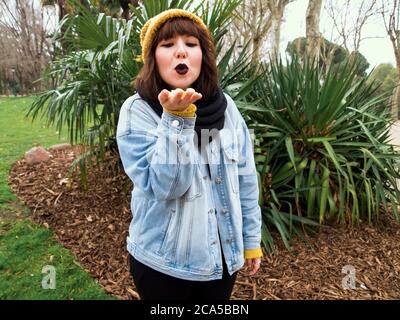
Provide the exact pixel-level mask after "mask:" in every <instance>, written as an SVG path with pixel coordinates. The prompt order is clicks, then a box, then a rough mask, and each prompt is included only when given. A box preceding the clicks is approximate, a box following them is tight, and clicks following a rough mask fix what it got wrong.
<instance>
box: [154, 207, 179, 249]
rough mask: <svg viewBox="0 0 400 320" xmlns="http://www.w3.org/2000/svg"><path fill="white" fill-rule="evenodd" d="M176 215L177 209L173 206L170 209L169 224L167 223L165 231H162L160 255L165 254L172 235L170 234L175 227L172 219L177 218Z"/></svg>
mask: <svg viewBox="0 0 400 320" xmlns="http://www.w3.org/2000/svg"><path fill="white" fill-rule="evenodd" d="M175 215H176V209H174V208H171V209H170V210H169V211H168V218H167V224H166V227H165V229H164V232H163V233H162V237H161V244H160V249H159V250H158V253H159V254H160V255H163V254H164V252H165V248H166V246H167V242H168V240H169V239H171V235H170V234H171V232H172V231H171V229H172V227H173V226H172V222H173V221H172V220H173V219H174V218H176V217H175Z"/></svg>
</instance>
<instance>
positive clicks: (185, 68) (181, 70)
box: [175, 63, 189, 75]
mask: <svg viewBox="0 0 400 320" xmlns="http://www.w3.org/2000/svg"><path fill="white" fill-rule="evenodd" d="M175 70H176V72H177V73H178V74H181V75H183V74H186V73H187V72H188V71H189V67H188V66H187V65H186V64H184V63H180V64H178V65H177V66H176V67H175Z"/></svg>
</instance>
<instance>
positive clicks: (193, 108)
mask: <svg viewBox="0 0 400 320" xmlns="http://www.w3.org/2000/svg"><path fill="white" fill-rule="evenodd" d="M196 110H197V107H196V105H194V104H193V103H192V104H191V105H190V106H189V107H187V108H186V110H184V111H172V110H168V109H165V108H164V111H166V112H168V113H171V114H174V115H176V116H179V117H184V118H187V117H192V118H193V117H194V115H195V113H196Z"/></svg>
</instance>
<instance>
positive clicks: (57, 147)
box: [49, 143, 71, 151]
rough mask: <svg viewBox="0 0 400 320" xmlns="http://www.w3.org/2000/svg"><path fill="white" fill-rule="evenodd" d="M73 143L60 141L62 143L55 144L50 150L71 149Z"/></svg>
mask: <svg viewBox="0 0 400 320" xmlns="http://www.w3.org/2000/svg"><path fill="white" fill-rule="evenodd" d="M70 148H71V145H70V144H69V143H60V144H55V145H53V146H51V147H50V148H49V150H53V151H60V150H67V149H70Z"/></svg>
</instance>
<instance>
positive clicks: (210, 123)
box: [117, 9, 262, 300]
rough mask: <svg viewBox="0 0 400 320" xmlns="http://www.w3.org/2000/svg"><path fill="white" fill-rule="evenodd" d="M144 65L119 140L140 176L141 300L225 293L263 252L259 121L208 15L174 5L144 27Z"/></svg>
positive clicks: (137, 248) (134, 260)
mask: <svg viewBox="0 0 400 320" xmlns="http://www.w3.org/2000/svg"><path fill="white" fill-rule="evenodd" d="M140 38H141V46H142V57H141V58H142V60H143V62H144V66H143V68H142V70H141V71H140V73H139V75H138V77H137V78H136V80H135V87H136V90H137V93H136V94H135V95H133V96H131V97H130V98H128V99H127V100H126V101H125V103H124V104H123V106H122V108H121V111H120V117H119V122H118V130H117V142H118V148H119V152H120V156H121V160H122V163H123V166H124V170H125V172H126V174H127V175H128V176H129V178H130V179H131V180H132V181H133V184H134V189H133V191H132V201H131V210H132V214H133V219H132V222H131V225H130V228H129V236H128V239H127V247H128V251H129V253H130V255H129V256H130V267H131V273H132V277H133V280H134V282H135V285H136V288H137V290H138V293H139V295H140V297H141V299H197V300H198V299H219V300H227V299H229V298H230V295H231V293H232V289H233V285H234V282H235V279H236V275H237V271H238V270H239V269H241V268H242V267H243V265H244V263H245V261H246V265H247V266H248V267H249V268H250V269H251V271H250V273H249V275H254V274H255V273H256V272H257V271H258V269H259V267H260V262H261V257H262V250H261V248H260V244H261V211H260V207H259V206H258V194H259V190H258V184H257V177H256V171H255V164H254V156H253V150H252V142H251V139H250V134H249V130H248V128H247V126H246V124H245V122H244V120H243V118H242V116H241V115H240V113H239V111H238V109H237V107H236V105H235V103H234V102H233V100H232V99H231V98H230V97H229V96H228V95H227V94H225V93H223V92H222V90H221V88H220V87H219V86H218V74H217V66H216V57H215V47H214V43H213V40H212V36H211V34H210V32H209V30H208V29H207V27H206V26H205V24H204V22H203V21H202V20H201V19H200V18H199V17H197V16H195V15H194V14H192V13H190V12H188V11H185V10H180V9H172V10H167V11H164V12H162V13H160V14H159V15H157V16H155V17H153V18H152V19H150V20H149V21H148V22H147V23H146V24H145V25H144V26H143V28H142V30H141V34H140Z"/></svg>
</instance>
